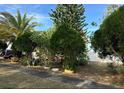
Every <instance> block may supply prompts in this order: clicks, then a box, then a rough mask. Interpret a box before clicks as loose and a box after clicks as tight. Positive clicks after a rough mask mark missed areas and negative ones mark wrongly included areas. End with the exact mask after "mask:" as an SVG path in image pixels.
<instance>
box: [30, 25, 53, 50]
mask: <svg viewBox="0 0 124 93" xmlns="http://www.w3.org/2000/svg"><path fill="white" fill-rule="evenodd" d="M54 32H55V28H54V27H53V28H50V29H48V30H47V31H41V32H33V34H32V35H31V37H30V38H31V40H32V41H33V42H35V43H36V44H37V45H38V46H39V47H42V48H45V47H46V48H47V49H48V48H49V46H50V38H51V36H52V34H53V33H54Z"/></svg>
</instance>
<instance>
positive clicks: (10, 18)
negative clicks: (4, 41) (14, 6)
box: [0, 10, 38, 38]
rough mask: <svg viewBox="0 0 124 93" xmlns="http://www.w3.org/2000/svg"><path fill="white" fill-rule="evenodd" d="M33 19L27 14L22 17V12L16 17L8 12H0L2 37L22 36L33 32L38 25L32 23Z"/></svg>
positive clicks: (18, 12)
mask: <svg viewBox="0 0 124 93" xmlns="http://www.w3.org/2000/svg"><path fill="white" fill-rule="evenodd" d="M32 19H33V17H27V13H24V15H23V16H22V15H21V13H20V11H19V10H18V11H17V15H16V16H14V15H12V14H10V13H8V12H0V32H1V36H2V37H6V36H15V37H16V38H18V37H19V36H20V35H22V34H24V33H25V32H27V31H33V29H34V27H36V26H37V25H38V24H37V22H32Z"/></svg>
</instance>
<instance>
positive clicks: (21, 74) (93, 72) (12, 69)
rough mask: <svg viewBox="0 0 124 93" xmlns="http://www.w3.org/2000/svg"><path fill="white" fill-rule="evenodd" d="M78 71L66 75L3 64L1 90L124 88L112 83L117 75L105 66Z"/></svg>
mask: <svg viewBox="0 0 124 93" xmlns="http://www.w3.org/2000/svg"><path fill="white" fill-rule="evenodd" d="M78 70H79V71H77V73H73V74H65V73H62V72H61V71H59V72H51V71H45V70H44V69H43V68H42V67H40V66H39V67H25V66H21V65H19V64H13V63H9V62H1V63H0V88H16V89H18V88H30V89H32V88H33V89H44V88H45V89H51V88H53V89H61V88H62V89H63V88H64V89H65V88H66V89H75V88H76V89H78V88H96V89H97V88H123V85H121V84H114V83H113V82H112V81H113V80H114V78H116V75H115V76H114V75H111V74H110V73H108V72H107V70H106V66H105V65H104V66H103V65H100V66H98V64H89V65H87V66H84V67H80V68H79V69H78ZM87 81H88V82H87ZM91 82H92V83H91Z"/></svg>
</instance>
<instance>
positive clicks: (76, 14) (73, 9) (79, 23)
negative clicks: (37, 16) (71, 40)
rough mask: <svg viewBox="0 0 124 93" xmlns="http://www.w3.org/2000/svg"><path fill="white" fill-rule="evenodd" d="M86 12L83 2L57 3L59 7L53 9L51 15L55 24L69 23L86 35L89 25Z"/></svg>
mask: <svg viewBox="0 0 124 93" xmlns="http://www.w3.org/2000/svg"><path fill="white" fill-rule="evenodd" d="M84 12H85V9H84V7H83V5H82V4H62V5H57V8H56V9H55V10H52V13H51V14H50V16H51V19H52V20H53V22H54V23H55V25H57V26H59V25H61V24H63V23H65V24H68V25H69V26H70V27H72V28H73V29H74V30H76V31H78V32H80V33H81V34H82V35H84V34H85V33H86V29H85V26H86V25H87V24H86V23H85V16H84Z"/></svg>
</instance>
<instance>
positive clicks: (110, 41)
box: [91, 6, 124, 63]
mask: <svg viewBox="0 0 124 93" xmlns="http://www.w3.org/2000/svg"><path fill="white" fill-rule="evenodd" d="M123 14H124V6H120V7H119V9H117V10H116V11H114V12H113V13H111V15H110V16H108V17H107V18H106V19H105V20H104V21H103V23H102V24H101V26H100V28H99V30H97V31H96V32H95V33H94V36H93V37H92V39H91V41H92V42H91V43H92V46H93V48H94V50H95V51H97V52H98V53H99V55H100V56H101V57H104V58H105V57H107V56H115V57H118V58H119V59H120V60H121V61H122V62H123V63H124V16H123Z"/></svg>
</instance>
